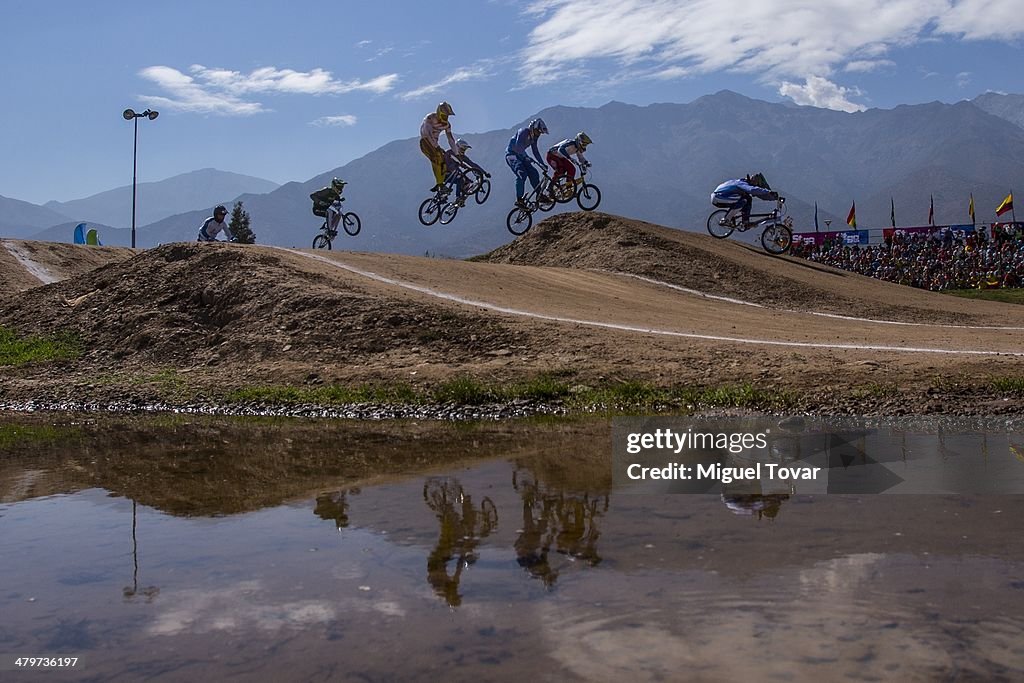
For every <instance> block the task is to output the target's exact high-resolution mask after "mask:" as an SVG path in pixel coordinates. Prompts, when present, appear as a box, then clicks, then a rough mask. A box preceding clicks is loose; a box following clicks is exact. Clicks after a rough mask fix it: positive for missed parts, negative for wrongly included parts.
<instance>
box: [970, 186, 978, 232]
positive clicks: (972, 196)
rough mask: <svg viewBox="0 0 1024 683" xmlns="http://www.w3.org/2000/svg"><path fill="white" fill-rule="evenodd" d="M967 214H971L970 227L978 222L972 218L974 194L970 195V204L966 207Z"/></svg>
mask: <svg viewBox="0 0 1024 683" xmlns="http://www.w3.org/2000/svg"><path fill="white" fill-rule="evenodd" d="M967 213H969V214H971V225H974V224H975V223H977V222H978V221H977V220H976V219H975V218H974V193H973V192H972V193H971V203H970V204H968V205H967Z"/></svg>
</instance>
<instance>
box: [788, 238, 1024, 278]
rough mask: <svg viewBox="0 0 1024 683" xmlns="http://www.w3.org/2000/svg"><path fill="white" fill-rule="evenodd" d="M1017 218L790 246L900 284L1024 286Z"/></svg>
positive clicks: (812, 256)
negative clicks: (864, 241) (879, 239)
mask: <svg viewBox="0 0 1024 683" xmlns="http://www.w3.org/2000/svg"><path fill="white" fill-rule="evenodd" d="M1020 227H1022V224H1021V223H1017V224H996V225H994V226H992V227H991V228H989V227H987V226H986V227H982V226H979V227H978V229H977V230H975V231H973V232H970V231H969V232H962V231H953V230H936V231H934V232H930V233H929V232H927V231H925V232H902V233H901V232H900V231H889V230H887V231H886V235H885V241H884V243H881V244H873V245H856V244H855V245H847V244H844V243H843V236H842V235H838V236H837V237H836V238H832V239H827V240H825V241H824V242H822V243H820V244H814V243H811V242H804V243H801V244H794V245H793V251H792V253H793V255H794V256H800V257H803V258H806V259H809V260H811V261H816V262H818V263H823V264H826V265H829V266H834V267H836V268H842V269H843V270H849V271H853V272H855V273H860V274H861V275H867V276H869V277H874V278H878V279H880V280H888V281H889V282H896V283H899V284H901V285H909V286H911V287H919V288H921V289H930V290H932V291H942V290H947V289H989V288H999V287H1024V230H1020V229H1018V228H1020Z"/></svg>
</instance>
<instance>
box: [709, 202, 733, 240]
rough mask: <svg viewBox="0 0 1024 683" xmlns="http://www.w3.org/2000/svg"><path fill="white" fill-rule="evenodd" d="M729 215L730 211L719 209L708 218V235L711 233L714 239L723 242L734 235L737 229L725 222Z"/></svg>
mask: <svg viewBox="0 0 1024 683" xmlns="http://www.w3.org/2000/svg"><path fill="white" fill-rule="evenodd" d="M727 213H729V211H728V209H719V210H718V211H714V212H712V213H711V215H710V216H708V233H710V234H711V236H712V237H717V238H718V239H720V240H723V239H725V238H726V237H728V236H729V235H731V234H732V231H733V230H734V229H735V228H733V226H731V225H729V224H728V223H726V222H725V215H726V214H727Z"/></svg>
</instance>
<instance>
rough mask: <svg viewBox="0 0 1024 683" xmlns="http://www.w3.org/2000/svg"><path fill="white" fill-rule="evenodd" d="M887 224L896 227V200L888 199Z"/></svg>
mask: <svg viewBox="0 0 1024 683" xmlns="http://www.w3.org/2000/svg"><path fill="white" fill-rule="evenodd" d="M889 222H890V223H892V227H894V228H895V227H896V200H895V199H893V198H892V197H889Z"/></svg>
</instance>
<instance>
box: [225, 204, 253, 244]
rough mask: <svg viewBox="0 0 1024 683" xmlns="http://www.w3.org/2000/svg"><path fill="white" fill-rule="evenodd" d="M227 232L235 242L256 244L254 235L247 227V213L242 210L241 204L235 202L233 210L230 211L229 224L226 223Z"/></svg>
mask: <svg viewBox="0 0 1024 683" xmlns="http://www.w3.org/2000/svg"><path fill="white" fill-rule="evenodd" d="M228 230H230V231H231V234H232V235H233V236H234V238H235V241H237V242H241V243H242V244H256V233H254V232H253V231H252V228H250V227H249V212H248V211H246V210H244V209H243V208H242V202H235V208H233V209H231V222H230V223H228Z"/></svg>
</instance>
